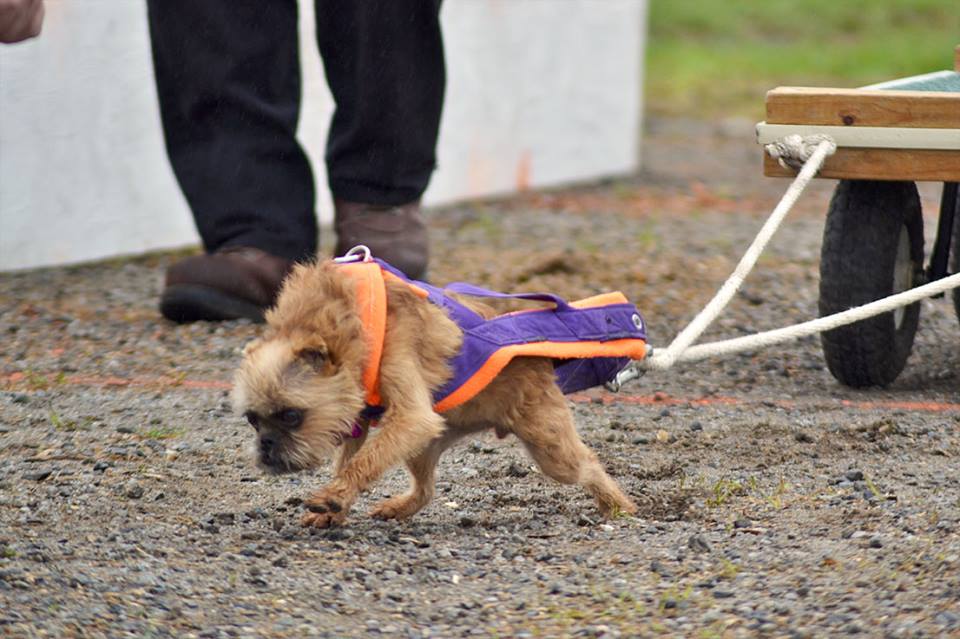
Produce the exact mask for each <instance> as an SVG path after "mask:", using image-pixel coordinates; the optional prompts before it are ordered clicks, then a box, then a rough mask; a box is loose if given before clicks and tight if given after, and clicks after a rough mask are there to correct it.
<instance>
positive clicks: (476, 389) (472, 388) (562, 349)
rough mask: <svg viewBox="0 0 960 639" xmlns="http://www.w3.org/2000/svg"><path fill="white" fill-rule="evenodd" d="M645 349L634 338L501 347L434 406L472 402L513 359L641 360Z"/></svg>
mask: <svg viewBox="0 0 960 639" xmlns="http://www.w3.org/2000/svg"><path fill="white" fill-rule="evenodd" d="M646 354H647V347H646V344H645V343H644V342H643V341H640V340H637V339H618V340H612V341H609V342H533V343H529V344H513V345H512V346H504V347H503V348H501V349H499V350H498V351H496V352H495V353H494V354H493V355H491V356H490V359H488V360H487V361H486V362H485V363H484V364H483V366H481V367H480V369H479V370H478V371H477V372H476V373H474V374H473V377H471V378H470V379H469V380H467V382H466V383H465V384H463V386H461V387H460V388H458V389H457V390H455V391H454V392H453V393H451V394H450V395H448V396H446V397H445V398H443V399H442V400H441V401H440V402H438V403H437V404H435V405H434V407H433V409H434V410H435V411H437V412H438V413H442V412H444V411H447V410H450V409H451V408H456V407H457V406H460V405H461V404H463V403H465V402H467V401H469V400H471V399H473V398H474V397H475V396H476V395H477V394H478V393H480V391H482V390H483V389H484V388H486V387H487V385H488V384H489V383H490V382H492V381H493V379H494V378H495V377H496V376H497V375H499V374H500V371H502V370H503V369H504V368H505V367H506V366H507V364H509V363H510V360H512V359H513V358H514V357H551V358H557V359H573V358H577V357H580V358H584V359H586V358H591V357H630V358H632V359H643V358H644V356H645V355H646Z"/></svg>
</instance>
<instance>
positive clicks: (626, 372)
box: [604, 362, 647, 393]
mask: <svg viewBox="0 0 960 639" xmlns="http://www.w3.org/2000/svg"><path fill="white" fill-rule="evenodd" d="M646 372H647V371H645V370H644V369H642V368H640V366H639V362H630V363H629V364H627V365H626V366H624V367H623V370H621V371H620V372H619V373H617V376H616V377H614V378H613V379H611V380H610V381H609V382H607V383H606V384H604V387H606V389H607V390H608V391H610V392H611V393H619V392H620V389H621V388H623V385H624V384H626V383H627V382H632V381H633V380H635V379H640V378H641V377H643V376H644V374H646Z"/></svg>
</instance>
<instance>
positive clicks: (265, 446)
mask: <svg viewBox="0 0 960 639" xmlns="http://www.w3.org/2000/svg"><path fill="white" fill-rule="evenodd" d="M275 443H276V442H275V441H274V439H273V438H272V437H261V438H260V458H261V459H262V460H263V461H264V462H269V461H270V457H271V453H272V452H273V448H274V444H275Z"/></svg>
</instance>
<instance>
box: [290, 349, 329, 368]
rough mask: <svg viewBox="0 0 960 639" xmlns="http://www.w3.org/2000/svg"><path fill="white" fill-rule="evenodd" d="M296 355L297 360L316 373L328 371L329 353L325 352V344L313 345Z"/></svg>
mask: <svg viewBox="0 0 960 639" xmlns="http://www.w3.org/2000/svg"><path fill="white" fill-rule="evenodd" d="M296 355H297V359H299V360H300V361H301V362H303V363H304V364H306V365H307V366H309V367H310V368H312V369H313V370H315V371H316V372H318V373H325V372H328V371H329V370H330V366H331V362H330V352H329V351H328V350H327V345H326V344H313V345H311V346H308V347H306V348H301V349H300V350H298V351H297V353H296Z"/></svg>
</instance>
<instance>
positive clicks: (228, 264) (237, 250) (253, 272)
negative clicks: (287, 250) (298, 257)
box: [160, 246, 293, 324]
mask: <svg viewBox="0 0 960 639" xmlns="http://www.w3.org/2000/svg"><path fill="white" fill-rule="evenodd" d="M292 266H293V262H291V261H290V260H287V259H284V258H282V257H276V256H274V255H270V254H269V253H265V252H263V251H261V250H260V249H256V248H252V247H238V246H234V247H229V248H224V249H221V250H219V251H217V252H216V253H212V254H207V255H195V256H193V257H188V258H187V259H185V260H181V261H179V262H177V263H176V264H174V265H173V266H171V267H170V268H168V269H167V278H166V286H165V287H164V289H163V294H162V295H161V297H160V312H161V313H163V316H164V317H166V318H167V319H170V320H173V321H174V322H178V323H181V324H182V323H185V322H195V321H197V320H210V321H217V320H228V319H239V318H241V317H245V318H247V319H251V320H253V321H255V322H262V321H263V312H264V311H265V310H266V309H267V308H269V307H270V306H272V305H273V302H274V300H275V299H276V297H277V292H278V291H279V290H280V285H281V284H282V283H283V278H285V277H286V276H287V273H289V272H290V268H291V267H292Z"/></svg>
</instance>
